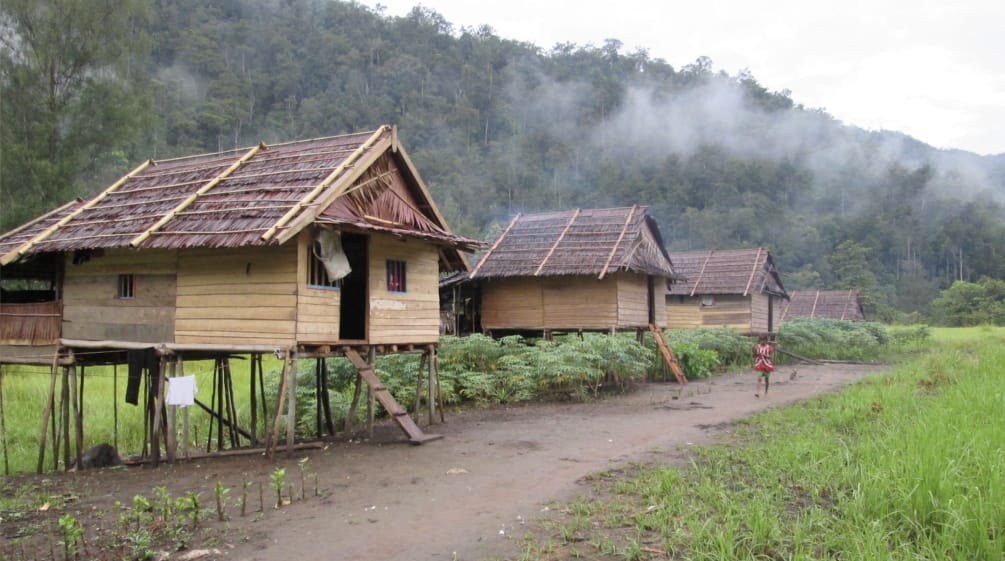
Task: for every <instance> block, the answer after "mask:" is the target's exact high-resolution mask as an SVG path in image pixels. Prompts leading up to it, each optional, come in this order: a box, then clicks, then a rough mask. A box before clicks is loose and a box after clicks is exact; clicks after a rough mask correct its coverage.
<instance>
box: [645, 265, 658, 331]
mask: <svg viewBox="0 0 1005 561" xmlns="http://www.w3.org/2000/svg"><path fill="white" fill-rule="evenodd" d="M646 289H647V290H648V291H649V293H648V295H647V296H648V298H647V300H648V302H647V303H648V305H649V323H650V324H655V323H656V281H655V279H654V278H653V276H652V275H649V277H648V279H647V282H646Z"/></svg>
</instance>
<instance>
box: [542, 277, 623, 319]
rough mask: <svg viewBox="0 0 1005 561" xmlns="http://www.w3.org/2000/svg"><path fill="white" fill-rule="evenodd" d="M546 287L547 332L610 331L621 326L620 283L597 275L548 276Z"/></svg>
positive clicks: (545, 311) (544, 301)
mask: <svg viewBox="0 0 1005 561" xmlns="http://www.w3.org/2000/svg"><path fill="white" fill-rule="evenodd" d="M541 280H542V286H543V287H544V297H543V304H544V326H545V328H546V329H569V330H573V329H610V328H612V327H617V326H618V281H617V278H616V277H613V276H612V277H608V278H605V279H603V280H597V279H596V277H593V276H582V277H548V278H545V279H541Z"/></svg>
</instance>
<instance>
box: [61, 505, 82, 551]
mask: <svg viewBox="0 0 1005 561" xmlns="http://www.w3.org/2000/svg"><path fill="white" fill-rule="evenodd" d="M58 524H59V532H60V534H62V536H63V558H64V559H70V558H73V559H79V558H80V548H81V545H82V544H83V539H84V528H83V527H82V526H81V525H80V523H79V522H78V521H77V519H76V518H74V517H73V515H72V514H69V513H67V514H64V515H62V516H60V517H59V520H58Z"/></svg>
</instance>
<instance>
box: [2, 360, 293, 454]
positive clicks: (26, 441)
mask: <svg viewBox="0 0 1005 561" xmlns="http://www.w3.org/2000/svg"><path fill="white" fill-rule="evenodd" d="M281 368H282V366H281V364H279V363H278V361H275V359H271V360H268V359H266V361H265V369H266V378H267V384H269V383H273V384H274V382H270V381H273V380H277V379H278V377H279V372H280V370H281ZM185 369H186V370H185V373H186V374H193V375H195V376H196V381H197V382H196V383H197V386H198V388H199V391H198V394H197V395H196V398H197V399H199V400H200V401H202V402H203V403H206V404H207V405H208V404H210V403H211V395H212V391H213V384H212V380H213V362H212V361H187V362H186V363H185ZM232 370H233V372H232V376H233V385H234V402H235V409H236V412H237V417H238V424H239V425H240V426H242V427H245V428H247V427H248V426H249V424H250V419H251V410H250V376H249V374H248V372H249V370H248V367H247V362H246V361H240V360H234V361H232ZM50 375H51V373H50V369H49V368H47V367H37V366H23V365H15V366H5V367H4V369H3V406H4V421H5V423H6V429H7V440H8V463H9V466H10V471H11V473H21V472H33V471H35V469H36V463H37V461H38V448H39V443H40V432H41V429H42V412H43V409H44V408H45V403H46V400H47V399H48V395H47V394H48V391H49V383H50ZM77 376H78V379H79V378H80V376H81V374H80V371H79V369H78V373H77ZM116 378H117V379H116ZM126 378H127V369H126V368H125V367H123V366H120V367H118V368H117V369H116V368H114V367H112V366H100V367H88V368H86V369H85V370H84V373H83V379H84V392H83V396H84V404H83V407H84V414H83V418H84V438H85V440H84V448H85V449H86V448H89V447H91V446H95V445H97V444H101V443H109V444H117V445H118V449H119V452H120V454H121V455H123V456H129V455H136V454H139V453H140V452H141V451H142V449H143V440H144V430H143V427H144V419H143V407H142V403H143V402H142V399H143V398H142V395H141V397H140V405H131V404H128V403H126V402H125V392H126ZM61 384H62V371H60V374H59V377H58V378H57V381H56V401H57V406H56V407H57V410H56V411H54V412H53V414H54V415H57V416H58V414H59V412H58V409H59V405H58V403H59V399H60V393H61V387H62V386H61ZM274 395H275V394H274V392H273V393H272V394H271V395H269V396H267V397H268V400H269V401H268V408H269V414H270V416H271V414H272V408H273V407H274V403H273V402H272V400H273V399H274ZM258 410H259V415H258V417H259V421H258V432H259V436H262V435H264V432H263V431H264V428H265V424H266V421H265V420H263V419H262V418H261V413H260V412H261V405H260V404H259V405H258ZM191 411H192V412H191V413H190V422H191V425H190V431H189V440H190V441H189V445H190V450H192V451H193V452H195V451H198V450H199V449H200V448H202V449H203V450H205V447H206V438H207V436H209V431H210V419H209V417H208V415H206V414H205V413H204V412H203V411H202V410H201V409H199V408H198V407H197V406H193V407H192V408H191ZM116 416H117V422H116ZM50 424H51V421H50ZM57 428H58V430H59V431H60V434H59V436H60V439H63V438H64V435H62V433H61V431H62V422H61V421H57ZM178 428H179V431H180V428H181V413H180V412H179V414H178ZM73 430H74V429H73V423H72V421H71V424H70V431H71V440H72V438H73V437H72V434H73ZM212 430H213V431H214V433H213V436H214V439H213V446H214V449H215V446H216V444H215V443H216V432H215V431H216V428H215V426H214V428H213V429H212ZM224 430H225V431H226V428H224ZM47 438H48V442H47V446H46V458H45V466H44V468H45V469H46V470H50V469H52V466H53V463H52V432H51V429H48V430H47ZM246 442H247V441H245V443H246ZM179 450H181V443H180V442H179ZM59 458H60V467H61V468H62V467H63V466H62V451H60V453H59Z"/></svg>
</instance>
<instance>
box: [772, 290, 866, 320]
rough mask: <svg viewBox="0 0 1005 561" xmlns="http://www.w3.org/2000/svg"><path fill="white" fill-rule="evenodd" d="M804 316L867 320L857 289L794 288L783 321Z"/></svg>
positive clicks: (785, 308) (782, 317)
mask: <svg viewBox="0 0 1005 561" xmlns="http://www.w3.org/2000/svg"><path fill="white" fill-rule="evenodd" d="M802 318H826V319H843V320H848V321H865V311H864V310H863V309H862V295H861V294H860V293H859V291H857V290H794V291H792V292H791V293H789V301H788V302H786V304H785V305H784V307H783V308H782V316H781V321H791V320H794V319H802Z"/></svg>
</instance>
